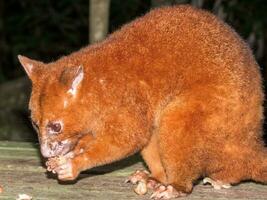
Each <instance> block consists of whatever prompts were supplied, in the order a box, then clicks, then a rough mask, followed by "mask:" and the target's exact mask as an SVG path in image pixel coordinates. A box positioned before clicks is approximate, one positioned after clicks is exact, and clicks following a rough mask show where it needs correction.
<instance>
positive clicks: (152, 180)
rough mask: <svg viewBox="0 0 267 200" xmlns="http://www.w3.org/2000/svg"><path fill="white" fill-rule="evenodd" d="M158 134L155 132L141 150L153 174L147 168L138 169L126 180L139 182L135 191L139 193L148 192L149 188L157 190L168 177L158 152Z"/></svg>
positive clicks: (133, 182) (134, 182)
mask: <svg viewBox="0 0 267 200" xmlns="http://www.w3.org/2000/svg"><path fill="white" fill-rule="evenodd" d="M157 142H158V141H157V136H156V134H153V135H152V136H151V139H150V141H149V143H148V145H147V146H146V147H145V148H144V149H143V150H142V151H141V155H142V157H143V159H144V160H145V162H146V164H147V166H148V168H149V170H150V172H151V174H149V172H147V171H146V170H143V171H140V170H137V171H136V172H135V173H134V174H132V175H131V176H130V177H129V178H128V179H127V180H126V181H127V182H131V183H132V184H137V187H136V188H135V189H134V191H135V192H136V193H137V194H141V195H143V194H146V193H147V190H148V189H152V190H155V189H156V188H157V187H158V186H159V184H161V183H165V182H166V180H167V178H166V174H165V171H164V168H163V166H162V163H161V160H160V155H159V152H158V146H157V145H158V144H157Z"/></svg>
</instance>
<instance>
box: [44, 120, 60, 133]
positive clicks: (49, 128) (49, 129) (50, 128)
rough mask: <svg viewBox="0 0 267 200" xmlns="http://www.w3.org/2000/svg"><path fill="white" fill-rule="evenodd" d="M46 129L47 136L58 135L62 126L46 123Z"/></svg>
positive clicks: (57, 123)
mask: <svg viewBox="0 0 267 200" xmlns="http://www.w3.org/2000/svg"><path fill="white" fill-rule="evenodd" d="M46 129H47V132H48V133H49V134H58V133H60V132H61V130H62V124H61V122H48V124H47V125H46Z"/></svg>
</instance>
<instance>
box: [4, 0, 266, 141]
mask: <svg viewBox="0 0 267 200" xmlns="http://www.w3.org/2000/svg"><path fill="white" fill-rule="evenodd" d="M178 3H190V4H192V5H194V6H197V7H201V8H203V9H207V10H209V11H211V12H213V13H214V14H216V15H217V16H219V17H220V18H222V19H223V20H224V21H226V22H227V23H228V24H230V25H231V26H232V27H233V28H234V29H235V30H236V31H237V32H238V33H239V35H241V37H242V38H243V39H244V40H246V41H247V42H248V43H249V45H250V46H251V48H252V50H253V52H254V55H255V57H256V59H257V61H258V63H259V65H260V68H261V71H262V75H263V77H264V79H265V78H267V72H266V67H267V49H266V47H267V45H266V43H267V32H266V28H267V1H265V0H182V1H181V0H179V1H178V0H169V1H167V0H165V1H164V0H155V1H150V0H111V4H110V17H109V32H113V31H114V30H116V29H118V28H119V27H120V26H122V25H123V24H125V23H127V22H129V21H131V20H132V19H134V18H136V17H138V16H142V15H143V14H144V13H146V12H148V11H149V10H150V9H151V8H152V7H155V6H158V5H161V4H165V5H172V4H178ZM88 18H89V1H88V0H87V1H86V0H38V1H36V0H20V1H19V0H8V1H4V0H0V139H2V140H19V141H33V140H36V138H35V134H34V133H33V132H32V128H31V125H30V123H29V122H30V120H29V118H28V116H29V113H28V111H27V102H28V97H29V92H30V87H29V86H30V84H29V82H28V81H27V80H26V78H23V77H25V73H24V71H23V69H22V67H21V66H20V64H19V63H18V59H17V55H18V54H23V55H26V56H29V57H31V58H34V59H37V60H38V59H39V60H42V61H44V62H50V61H53V60H56V59H58V58H59V57H61V56H62V55H66V54H69V53H70V52H72V51H75V50H78V49H80V48H81V47H83V46H85V45H87V44H88V43H89V41H88V38H89V28H88V27H89V20H88ZM264 84H265V83H264Z"/></svg>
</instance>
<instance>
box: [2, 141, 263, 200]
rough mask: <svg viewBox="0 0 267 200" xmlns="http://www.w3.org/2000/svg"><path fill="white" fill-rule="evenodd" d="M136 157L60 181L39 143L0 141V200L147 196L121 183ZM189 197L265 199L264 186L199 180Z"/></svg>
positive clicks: (138, 162) (130, 199)
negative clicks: (221, 187)
mask: <svg viewBox="0 0 267 200" xmlns="http://www.w3.org/2000/svg"><path fill="white" fill-rule="evenodd" d="M142 168H144V167H143V164H142V162H141V159H140V158H139V157H138V156H133V157H131V158H129V159H126V160H123V161H122V162H118V163H115V164H113V165H109V166H105V167H101V168H96V169H92V170H90V171H89V172H87V173H83V174H81V175H80V178H79V180H78V181H77V182H76V183H72V184H64V183H59V182H58V181H57V180H56V179H55V177H52V176H51V174H50V173H46V170H45V168H44V167H42V161H41V159H40V155H39V151H38V146H37V145H34V144H30V143H16V142H0V185H1V186H2V187H3V190H4V191H3V193H1V194H0V199H12V200H14V199H16V197H17V195H18V194H28V195H30V196H32V197H33V200H39V199H40V200H41V199H49V200H53V199H64V200H83V199H84V200H85V199H101V200H106V199H108V200H118V199H127V200H134V199H140V200H141V199H149V195H146V196H138V195H136V194H135V193H134V192H133V190H132V186H131V185H129V184H126V183H124V180H125V179H126V178H127V176H128V175H129V174H131V173H132V172H133V171H134V170H136V169H142ZM180 199H181V200H182V199H188V200H200V199H205V200H225V199H235V200H240V199H253V200H257V199H258V200H260V199H261V200H263V199H265V200H267V185H265V186H264V185H260V184H256V183H243V184H240V185H238V186H235V187H232V188H230V189H224V190H214V189H213V188H211V187H210V186H209V185H206V186H203V185H202V184H201V183H200V184H198V185H197V186H195V188H194V191H193V193H192V194H191V195H189V196H188V197H186V198H180Z"/></svg>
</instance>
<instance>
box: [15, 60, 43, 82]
mask: <svg viewBox="0 0 267 200" xmlns="http://www.w3.org/2000/svg"><path fill="white" fill-rule="evenodd" d="M18 59H19V62H20V64H21V65H22V66H23V68H24V70H25V71H26V73H27V75H28V76H29V78H30V79H31V80H33V78H34V76H36V75H38V71H39V69H40V68H41V67H42V66H43V65H44V63H42V62H39V61H36V60H32V59H30V58H27V57H25V56H21V55H18Z"/></svg>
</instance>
